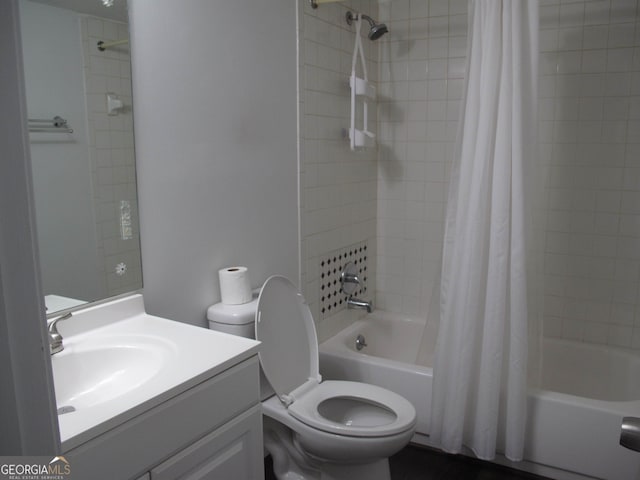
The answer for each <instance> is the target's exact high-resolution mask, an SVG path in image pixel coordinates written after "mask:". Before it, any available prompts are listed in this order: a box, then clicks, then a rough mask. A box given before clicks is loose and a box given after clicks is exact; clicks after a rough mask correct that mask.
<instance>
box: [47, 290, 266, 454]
mask: <svg viewBox="0 0 640 480" xmlns="http://www.w3.org/2000/svg"><path fill="white" fill-rule="evenodd" d="M58 330H59V332H60V334H61V335H62V336H63V339H64V341H63V344H64V347H65V348H64V350H63V351H62V352H60V353H57V354H55V355H53V356H52V358H51V360H52V364H53V369H54V383H55V384H56V391H57V396H58V397H63V398H58V407H63V406H67V403H68V404H70V405H71V406H74V408H76V411H73V412H70V413H64V414H61V415H58V421H59V425H60V439H61V441H62V450H63V451H68V450H70V449H71V448H74V447H76V446H78V445H80V444H82V443H84V442H86V441H87V440H89V439H91V438H94V437H96V436H98V435H100V434H102V433H104V432H106V431H107V430H109V429H111V428H113V427H115V426H117V425H120V424H122V423H124V422H126V421H128V420H130V419H132V418H133V417H135V416H136V415H139V414H141V413H143V412H145V411H147V410H149V409H151V408H153V407H155V406H157V405H159V404H160V403H162V402H165V401H167V400H168V399H170V398H172V397H174V396H176V395H178V394H180V393H182V392H184V391H186V390H188V389H190V388H192V387H193V386H195V385H197V384H199V383H201V382H203V381H205V380H207V379H209V378H211V377H213V376H215V375H217V374H219V373H221V372H222V371H224V370H226V369H228V368H230V367H232V366H233V365H236V364H238V363H240V362H242V361H243V360H246V359H248V358H249V357H251V356H253V355H255V354H257V352H258V346H259V344H260V343H259V342H257V341H255V340H251V339H247V338H242V337H237V336H233V335H227V334H224V333H221V332H215V331H211V330H208V329H205V328H201V327H195V326H192V325H188V324H184V323H180V322H176V321H172V320H167V319H164V318H159V317H155V316H153V315H148V314H147V313H146V312H145V310H144V303H143V298H142V295H139V294H135V295H132V296H129V297H125V298H121V299H118V300H114V301H112V302H108V303H105V304H101V305H97V306H93V307H89V308H87V309H84V310H80V311H78V312H74V313H73V316H72V317H71V318H69V319H67V320H63V321H61V322H59V323H58ZM140 345H142V346H143V347H144V346H145V345H150V346H151V348H150V349H149V351H150V352H151V353H152V354H151V355H147V352H145V348H142V349H140ZM113 346H115V347H116V348H113ZM156 350H157V352H156ZM131 351H132V352H134V353H135V355H132V356H131V358H129V357H128V356H123V355H121V352H122V353H124V354H126V353H127V352H131ZM139 351H141V352H142V356H143V358H144V362H142V363H141V365H140V366H139V368H138V366H136V368H138V371H137V372H135V375H133V376H131V378H132V379H133V380H132V381H133V382H134V383H133V384H132V383H131V381H130V382H129V383H128V385H127V387H126V390H127V391H126V392H125V393H120V392H119V391H118V390H117V388H118V386H119V384H118V383H117V382H118V381H119V380H117V377H118V375H119V374H120V373H122V372H120V371H116V370H118V369H120V370H123V371H124V370H129V367H130V366H131V365H130V364H134V363H136V362H138V359H137V358H138V356H139V355H138V353H139ZM86 352H89V355H87V354H86ZM101 352H106V353H101ZM158 352H159V353H158ZM74 355H75V356H76V357H74ZM83 355H84V356H83ZM101 355H105V358H108V357H109V355H111V358H113V359H114V360H115V361H114V360H112V361H108V360H105V362H104V364H103V363H100V361H101ZM114 355H115V356H114ZM78 358H79V359H82V362H78V361H76V360H74V359H78ZM93 359H95V361H94V360H93ZM85 360H88V361H85ZM109 368H113V369H114V373H113V374H112V373H111V372H109V371H108V370H109ZM145 369H146V370H145ZM105 371H106V374H105ZM94 374H95V375H99V376H100V377H99V378H100V379H103V378H104V380H102V381H99V382H97V383H96V380H95V379H94V378H93V377H92V375H94ZM63 375H67V377H66V378H59V376H63ZM122 375H124V376H125V377H126V376H127V375H130V373H127V372H124V373H122ZM83 378H85V379H88V381H87V382H86V384H87V385H88V386H85V385H84V384H82V382H83ZM114 378H115V379H116V380H113V382H115V383H114V384H115V386H116V388H115V389H114V388H112V387H109V388H108V389H107V390H105V389H104V384H105V382H111V381H112V379H114ZM135 382H139V384H136V383H135ZM67 387H68V388H67ZM65 389H66V390H70V391H71V392H72V393H74V395H65V394H64V391H65ZM92 389H94V390H95V391H96V392H97V393H98V394H97V395H93V396H92V392H91V390H92ZM103 391H105V392H107V394H105V395H103V394H102V392H103ZM114 392H115V393H114ZM93 393H95V392H93ZM101 395H102V396H101ZM74 401H75V402H76V405H73V404H74ZM61 402H62V403H61Z"/></svg>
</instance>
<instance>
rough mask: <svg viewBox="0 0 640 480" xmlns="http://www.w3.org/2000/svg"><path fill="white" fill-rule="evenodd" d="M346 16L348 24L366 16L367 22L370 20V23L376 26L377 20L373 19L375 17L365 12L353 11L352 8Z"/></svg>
mask: <svg viewBox="0 0 640 480" xmlns="http://www.w3.org/2000/svg"><path fill="white" fill-rule="evenodd" d="M345 18H346V19H347V24H348V25H352V24H353V22H354V21H355V20H358V18H364V19H365V20H366V21H367V22H369V25H370V26H371V27H375V26H376V22H374V21H373V18H371V17H370V16H369V15H366V14H364V13H353V12H352V11H351V10H349V11H348V12H347V14H346V16H345Z"/></svg>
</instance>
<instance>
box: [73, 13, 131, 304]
mask: <svg viewBox="0 0 640 480" xmlns="http://www.w3.org/2000/svg"><path fill="white" fill-rule="evenodd" d="M80 30H81V35H82V47H83V64H84V77H85V89H86V94H87V118H88V126H89V130H88V131H89V154H90V157H91V162H92V168H93V192H94V202H95V203H94V204H95V209H96V222H97V226H96V227H97V238H98V252H97V263H98V269H99V270H100V272H101V273H102V275H103V277H104V283H105V285H106V295H107V296H112V295H118V294H120V293H125V292H130V291H132V290H136V289H139V288H141V287H142V266H141V261H140V241H139V231H138V204H137V196H136V174H135V156H134V147H133V115H132V111H131V105H132V99H131V61H130V55H129V46H128V45H126V44H125V45H121V46H117V47H113V48H109V49H107V50H105V51H104V52H101V51H99V50H98V48H97V43H98V42H99V41H101V40H102V41H104V42H111V41H115V40H121V39H126V38H128V37H129V30H128V26H127V25H126V24H124V23H119V22H114V21H111V20H106V19H102V18H97V17H92V16H81V18H80ZM107 92H110V93H114V94H116V95H117V96H118V97H119V98H120V99H121V100H122V101H123V103H124V109H123V110H122V111H120V112H119V113H118V114H117V115H113V116H112V115H108V114H107V108H106V94H107ZM122 202H125V203H122ZM127 213H129V214H130V220H131V222H130V224H131V230H130V231H128V230H127V226H126V222H127V218H126V217H127ZM123 222H124V223H125V224H123ZM123 265H124V267H125V268H124V269H123V268H122V267H123ZM123 270H124V271H123Z"/></svg>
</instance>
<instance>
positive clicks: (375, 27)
mask: <svg viewBox="0 0 640 480" xmlns="http://www.w3.org/2000/svg"><path fill="white" fill-rule="evenodd" d="M358 15H359V16H360V18H364V19H365V20H366V21H367V22H369V25H370V26H371V28H370V29H369V35H368V36H369V40H372V41H373V40H378V39H379V38H380V37H381V36H382V35H384V34H385V33H387V32H388V31H389V29H388V28H387V26H386V25H385V24H384V23H376V22H375V20H374V19H373V18H371V17H370V16H369V15H365V14H364V13H353V12H351V11H348V12H347V15H346V18H347V23H348V24H349V25H351V24H352V23H353V21H354V20H357V19H358Z"/></svg>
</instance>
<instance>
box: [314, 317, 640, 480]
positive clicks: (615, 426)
mask: <svg viewBox="0 0 640 480" xmlns="http://www.w3.org/2000/svg"><path fill="white" fill-rule="evenodd" d="M423 332H424V333H425V340H426V346H423V347H422V348H421V339H422V336H423ZM358 334H362V335H364V337H365V340H366V343H367V346H366V347H364V348H363V349H362V350H361V351H357V350H356V348H355V339H356V336H357V335H358ZM543 343H544V345H543V358H544V359H545V360H544V362H543V368H542V385H543V388H544V389H543V390H542V389H541V390H538V389H535V390H534V389H532V390H531V391H530V394H529V405H528V410H529V413H528V424H527V440H526V447H525V461H523V462H516V463H513V462H509V461H508V460H506V459H505V458H504V457H499V458H497V460H496V461H497V462H498V463H503V464H507V465H509V466H512V467H514V468H519V469H522V470H527V471H530V472H533V473H538V474H540V475H545V476H548V477H551V478H556V479H559V480H571V479H580V478H603V479H608V480H634V479H636V480H637V479H640V453H636V452H632V451H630V450H627V449H626V448H624V447H621V446H620V445H619V436H620V424H621V420H622V417H624V416H636V417H640V356H638V355H635V354H634V353H632V352H627V351H624V350H616V349H610V348H606V347H599V346H595V345H590V344H583V343H578V342H570V341H565V340H556V339H545V341H544V342H543ZM434 346H435V331H432V330H430V329H429V327H427V330H425V322H424V321H419V320H413V319H410V318H402V317H398V316H397V315H396V316H392V315H390V314H386V313H384V312H375V313H374V314H372V315H367V316H366V317H365V318H364V319H362V320H360V321H358V322H356V323H354V324H353V325H351V326H350V327H348V328H346V329H345V330H343V331H342V332H340V333H339V334H337V335H336V336H334V337H332V338H330V339H329V340H327V341H326V342H324V343H322V344H321V345H320V371H321V373H322V375H323V377H324V378H327V379H338V380H341V379H344V380H355V381H362V382H368V383H372V384H375V385H380V386H382V387H385V388H388V389H390V390H393V391H395V392H397V393H399V394H401V395H403V396H404V397H405V398H407V399H408V400H409V401H411V402H412V403H413V405H414V406H415V407H416V411H417V412H418V425H417V433H416V436H415V437H414V439H413V441H414V442H416V443H420V444H423V445H429V438H428V434H429V415H430V408H431V380H432V368H431V365H432V360H433V350H434Z"/></svg>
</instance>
